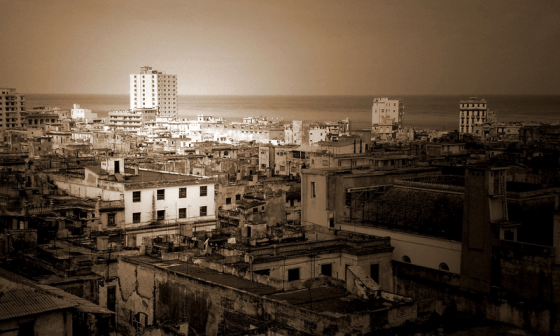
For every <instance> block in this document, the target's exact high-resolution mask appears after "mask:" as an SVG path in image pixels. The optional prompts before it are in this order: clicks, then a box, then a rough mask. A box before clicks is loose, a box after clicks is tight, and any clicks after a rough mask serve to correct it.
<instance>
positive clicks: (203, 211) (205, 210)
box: [200, 206, 208, 217]
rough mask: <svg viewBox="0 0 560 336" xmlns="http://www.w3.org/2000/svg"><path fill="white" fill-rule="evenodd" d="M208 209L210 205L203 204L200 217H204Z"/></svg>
mask: <svg viewBox="0 0 560 336" xmlns="http://www.w3.org/2000/svg"><path fill="white" fill-rule="evenodd" d="M207 211H208V207H207V206H201V207H200V217H204V216H206V215H207V213H208V212H207Z"/></svg>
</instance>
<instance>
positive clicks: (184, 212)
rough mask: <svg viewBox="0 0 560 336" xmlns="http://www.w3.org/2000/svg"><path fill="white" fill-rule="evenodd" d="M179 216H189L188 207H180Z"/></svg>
mask: <svg viewBox="0 0 560 336" xmlns="http://www.w3.org/2000/svg"><path fill="white" fill-rule="evenodd" d="M179 218H187V208H180V209H179Z"/></svg>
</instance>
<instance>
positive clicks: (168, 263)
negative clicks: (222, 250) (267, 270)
mask: <svg viewBox="0 0 560 336" xmlns="http://www.w3.org/2000/svg"><path fill="white" fill-rule="evenodd" d="M125 259H126V260H130V261H132V262H137V263H143V264H150V265H153V266H156V267H160V268H164V269H168V270H169V271H173V272H177V273H180V274H184V275H188V276H191V277H193V278H198V279H201V280H205V281H209V282H213V283H217V284H220V285H223V286H227V287H233V288H237V289H240V290H243V291H246V292H249V293H253V294H258V295H270V294H273V293H277V292H278V290H276V289H275V288H274V287H271V286H267V285H263V284H259V283H256V282H252V281H248V280H245V279H242V278H239V277H236V276H235V275H231V274H224V273H220V272H218V271H214V270H212V269H208V268H204V267H200V266H197V265H194V264H191V263H187V262H184V261H181V260H177V259H176V260H165V261H163V260H161V259H158V258H154V257H150V256H147V255H142V256H134V257H126V258H125Z"/></svg>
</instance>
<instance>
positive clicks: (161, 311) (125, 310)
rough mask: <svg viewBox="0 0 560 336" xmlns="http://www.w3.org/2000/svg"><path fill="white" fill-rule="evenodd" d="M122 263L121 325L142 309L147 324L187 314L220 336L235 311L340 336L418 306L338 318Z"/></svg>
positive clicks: (400, 317) (412, 312)
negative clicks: (220, 331)
mask: <svg viewBox="0 0 560 336" xmlns="http://www.w3.org/2000/svg"><path fill="white" fill-rule="evenodd" d="M120 264H121V265H122V267H120V268H119V274H120V275H121V278H120V285H121V290H122V297H121V303H120V304H119V323H120V324H121V325H122V326H123V327H130V324H129V320H130V317H129V316H130V312H131V311H132V312H133V313H134V312H144V313H146V314H147V315H148V318H147V324H148V325H150V324H153V323H154V322H163V321H168V320H177V319H185V318H186V319H187V320H188V321H190V323H191V325H190V326H191V327H192V328H193V329H194V330H195V331H196V332H197V333H198V334H201V333H204V334H206V335H216V334H217V333H218V328H219V326H220V325H221V324H222V325H223V324H224V323H227V318H228V317H227V316H228V314H230V313H235V314H241V315H246V316H248V317H251V318H255V319H258V320H260V321H275V322H276V323H278V324H280V325H282V326H284V328H294V329H295V330H297V331H305V332H307V333H310V334H314V335H340V334H346V333H355V332H359V333H366V332H369V331H371V330H375V329H377V328H383V327H386V326H398V325H400V324H401V323H402V322H403V321H405V320H407V319H408V318H413V317H414V316H416V306H415V305H412V304H403V305H399V306H394V307H391V308H387V309H381V310H377V311H374V312H363V313H354V314H346V315H339V316H336V317H335V316H333V315H331V314H323V313H319V312H316V311H310V310H307V309H302V308H299V307H296V306H292V305H289V304H287V303H285V302H280V301H277V300H272V299H269V298H266V297H263V296H260V295H255V294H252V293H249V292H246V291H243V290H240V289H236V288H231V287H227V286H223V285H218V284H215V283H212V282H210V281H203V280H200V279H196V278H193V277H189V276H186V275H183V274H180V273H175V272H173V271H168V270H166V269H163V268H160V267H157V266H153V265H147V264H136V262H133V261H132V260H130V259H126V260H124V259H121V260H120ZM245 323H247V322H245ZM248 326H249V325H246V327H248Z"/></svg>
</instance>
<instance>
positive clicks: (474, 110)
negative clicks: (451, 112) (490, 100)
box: [459, 97, 488, 133]
mask: <svg viewBox="0 0 560 336" xmlns="http://www.w3.org/2000/svg"><path fill="white" fill-rule="evenodd" d="M486 110H487V106H486V100H484V99H478V98H477V97H470V98H469V99H468V100H461V102H460V104H459V118H460V121H459V132H460V133H473V131H474V127H475V126H480V125H484V123H485V122H486V119H487V117H488V115H487V113H486V112H487V111H486Z"/></svg>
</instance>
